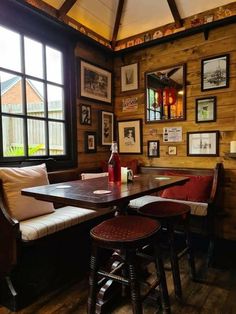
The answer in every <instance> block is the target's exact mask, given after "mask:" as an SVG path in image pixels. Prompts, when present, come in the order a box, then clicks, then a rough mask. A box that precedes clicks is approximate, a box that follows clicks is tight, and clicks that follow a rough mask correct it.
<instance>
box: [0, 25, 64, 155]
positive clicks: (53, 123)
mask: <svg viewBox="0 0 236 314" xmlns="http://www.w3.org/2000/svg"><path fill="white" fill-rule="evenodd" d="M0 47H1V49H0V89H1V90H0V92H1V99H0V101H1V102H0V104H1V111H0V117H1V119H0V125H1V138H0V144H1V145H0V154H1V158H4V157H24V156H25V157H32V156H45V157H51V156H60V155H65V154H66V145H65V144H66V143H65V131H66V130H65V128H66V120H65V86H64V69H63V53H62V51H60V50H58V49H55V48H54V47H51V46H48V45H46V44H45V43H43V42H40V41H37V40H35V39H33V38H29V37H27V36H24V35H23V34H20V33H17V32H15V31H12V30H10V29H7V28H5V27H2V26H0Z"/></svg>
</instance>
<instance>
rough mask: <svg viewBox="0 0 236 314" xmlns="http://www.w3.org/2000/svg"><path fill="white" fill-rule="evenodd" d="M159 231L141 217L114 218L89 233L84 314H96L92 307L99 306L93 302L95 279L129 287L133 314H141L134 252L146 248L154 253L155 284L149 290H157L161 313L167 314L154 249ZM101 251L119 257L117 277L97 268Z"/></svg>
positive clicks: (151, 221) (161, 271) (158, 258)
mask: <svg viewBox="0 0 236 314" xmlns="http://www.w3.org/2000/svg"><path fill="white" fill-rule="evenodd" d="M160 230H161V225H160V223H159V222H158V221H157V220H155V219H151V218H148V217H142V216H118V217H114V218H111V219H108V220H106V221H104V222H102V223H100V224H99V225H98V226H96V227H94V228H93V229H92V230H91V231H90V235H91V239H92V254H91V262H90V277H89V286H90V290H89V298H88V314H94V313H96V306H97V307H99V306H100V304H101V302H99V301H98V302H97V295H98V285H99V283H98V282H99V281H98V275H101V276H103V277H105V278H109V279H112V280H115V281H117V282H119V283H122V285H123V286H124V285H126V286H129V287H130V292H131V293H130V298H131V302H132V308H133V313H134V314H141V313H143V311H142V302H141V296H140V287H139V285H140V283H139V280H138V271H137V263H138V259H137V256H138V251H139V250H141V249H142V247H143V246H146V245H150V246H152V247H153V249H154V258H153V261H154V262H155V266H156V271H157V275H158V276H157V277H158V280H156V282H155V283H154V284H153V285H152V286H151V289H154V288H155V287H156V286H157V285H159V286H160V293H161V303H162V307H163V310H164V312H165V313H170V304H169V296H168V290H167V285H166V278H165V271H164V267H163V262H162V258H161V254H160V251H159V246H158V242H159V240H158V239H159V232H160ZM104 248H105V249H110V250H118V251H119V253H121V254H120V255H119V258H118V260H119V262H121V264H120V265H121V266H122V268H121V267H120V265H119V266H117V270H119V271H122V273H121V274H120V272H119V273H118V275H116V273H115V271H114V269H113V270H111V272H107V271H104V270H103V269H102V268H101V267H100V266H102V265H100V263H101V262H100V259H99V253H100V251H101V249H104ZM116 255H117V254H116ZM116 255H115V256H116ZM121 275H122V276H121ZM149 292H150V291H149ZM147 294H148V293H147ZM98 312H99V313H100V309H99V311H98Z"/></svg>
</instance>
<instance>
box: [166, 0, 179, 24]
mask: <svg viewBox="0 0 236 314" xmlns="http://www.w3.org/2000/svg"><path fill="white" fill-rule="evenodd" d="M167 2H168V5H169V7H170V10H171V14H172V16H173V18H174V20H175V25H176V27H181V26H183V20H182V19H181V16H180V14H179V10H178V8H177V5H176V2H175V0H167Z"/></svg>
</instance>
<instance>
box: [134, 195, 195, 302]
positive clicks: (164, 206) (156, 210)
mask: <svg viewBox="0 0 236 314" xmlns="http://www.w3.org/2000/svg"><path fill="white" fill-rule="evenodd" d="M190 210H191V209H190V207H189V206H188V205H186V204H181V203H177V202H172V201H157V202H152V203H149V204H146V205H144V206H142V207H140V208H139V209H138V212H139V213H140V214H142V215H145V216H147V217H151V218H155V219H158V221H160V223H161V225H162V230H166V232H167V239H168V244H169V249H170V262H171V270H172V276H173V282H174V290H175V296H176V297H177V298H178V299H180V300H181V299H182V288H181V280H180V271H179V259H180V258H181V257H182V256H184V255H185V254H187V256H188V264H189V269H190V275H191V278H192V280H195V277H196V271H195V262H194V255H193V250H192V244H191V235H190V231H189V217H190ZM180 223H181V224H182V225H183V233H184V235H185V242H186V246H185V248H184V249H183V250H182V251H181V252H179V254H178V253H177V250H176V245H175V230H176V226H177V225H178V224H180Z"/></svg>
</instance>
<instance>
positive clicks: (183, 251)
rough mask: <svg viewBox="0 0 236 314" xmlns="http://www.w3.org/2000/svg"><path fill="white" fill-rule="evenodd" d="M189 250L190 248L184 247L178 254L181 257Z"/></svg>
mask: <svg viewBox="0 0 236 314" xmlns="http://www.w3.org/2000/svg"><path fill="white" fill-rule="evenodd" d="M188 251H189V248H188V247H186V248H184V249H183V250H182V251H181V252H180V253H179V254H178V259H180V258H181V257H183V256H184V255H185V254H186V253H187V252H188Z"/></svg>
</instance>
